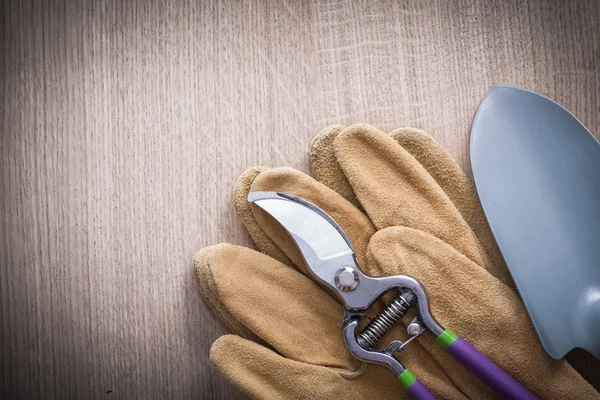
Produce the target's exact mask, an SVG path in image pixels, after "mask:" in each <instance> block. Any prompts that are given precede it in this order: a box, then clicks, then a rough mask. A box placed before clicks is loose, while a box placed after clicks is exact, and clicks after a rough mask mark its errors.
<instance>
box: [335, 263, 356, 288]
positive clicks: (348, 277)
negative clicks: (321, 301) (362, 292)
mask: <svg viewBox="0 0 600 400" xmlns="http://www.w3.org/2000/svg"><path fill="white" fill-rule="evenodd" d="M335 286H337V288H338V289H340V290H342V291H344V292H350V291H352V290H354V289H356V287H357V286H358V273H357V272H356V270H355V269H352V268H348V267H344V268H340V269H339V270H338V271H337V272H336V273H335Z"/></svg>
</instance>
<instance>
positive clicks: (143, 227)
mask: <svg viewBox="0 0 600 400" xmlns="http://www.w3.org/2000/svg"><path fill="white" fill-rule="evenodd" d="M599 4H600V3H598V2H597V1H595V0H589V1H559V0H556V1H535V0H529V1H521V0H511V1H501V0H497V1H487V0H479V1H464V0H463V1H458V0H452V1H448V0H439V1H436V0H413V1H402V2H392V1H389V2H386V1H373V0H368V1H367V0H363V1H360V2H350V1H336V2H331V1H289V0H288V1H276V2H275V1H274V2H260V1H223V2H219V1H215V0H207V1H186V0H182V1H174V0H173V1H171V0H163V1H147V0H131V1H122V2H117V1H109V0H105V1H75V0H73V1H65V0H63V1H53V2H34V1H3V2H2V5H1V6H0V7H1V8H0V20H1V21H2V27H1V30H0V31H1V34H2V47H1V49H0V52H1V53H0V57H1V60H0V65H1V68H2V70H1V77H2V78H1V79H2V86H1V88H2V89H1V90H2V108H1V110H2V113H1V125H0V126H1V130H2V133H1V134H2V137H1V150H0V151H1V154H2V168H1V171H0V184H1V185H2V196H0V223H1V227H2V229H1V232H0V234H1V238H0V246H1V247H0V261H1V264H0V265H1V270H0V310H1V313H2V314H1V318H0V324H1V325H0V348H1V351H2V362H1V369H2V372H1V378H0V387H1V393H0V394H1V395H2V396H1V397H2V398H12V397H15V398H36V397H37V398H61V399H63V398H88V397H91V398H103V397H107V398H108V397H109V396H112V397H113V398H123V399H131V398H207V399H208V398H214V399H220V398H238V397H240V398H241V395H240V394H238V393H237V391H236V390H235V389H233V388H232V387H231V386H230V385H229V384H228V383H227V382H226V381H225V380H224V379H222V378H221V377H220V376H219V375H218V374H217V373H216V372H215V371H213V370H212V369H211V367H210V365H209V363H208V352H209V348H210V345H211V343H212V342H213V341H214V340H215V339H216V338H217V337H218V336H219V335H221V334H223V333H225V332H226V328H225V327H224V325H223V324H221V323H220V322H219V321H218V319H217V318H216V317H215V316H214V315H213V314H212V312H211V311H210V310H209V309H208V307H207V306H206V305H205V304H204V303H203V301H202V300H201V298H200V294H199V291H198V289H197V287H196V283H195V281H194V279H193V276H192V257H193V254H194V252H195V251H196V250H198V249H200V248H201V247H203V246H207V245H211V244H215V243H218V242H232V243H237V244H244V245H251V242H250V240H249V237H248V235H247V234H246V233H245V231H244V229H243V227H242V224H241V222H240V221H238V219H237V218H236V216H235V215H234V211H233V208H232V205H231V190H232V186H233V184H234V182H235V180H236V178H237V177H238V176H239V175H240V174H241V173H242V172H243V171H244V170H245V169H246V168H248V167H250V166H253V165H267V166H282V165H286V166H292V167H295V168H298V169H300V170H302V171H306V172H308V171H309V156H308V147H309V143H310V140H311V138H312V137H313V135H315V134H316V133H317V132H318V131H319V130H320V129H321V128H323V127H325V126H327V125H330V124H337V123H342V124H351V123H355V122H367V123H370V124H374V125H376V126H378V127H380V128H382V129H384V130H392V129H394V128H397V127H401V126H414V127H417V128H421V129H423V130H426V131H427V132H429V133H431V134H432V135H433V136H434V137H435V138H437V140H438V141H440V142H441V143H442V144H443V145H444V146H445V147H446V148H447V149H448V150H449V152H450V153H451V154H452V156H454V157H455V158H456V159H457V160H458V162H459V164H460V166H461V167H462V168H463V169H464V170H466V171H469V168H470V166H469V162H468V143H469V129H470V124H471V120H472V118H473V115H474V112H475V110H476V108H477V106H478V104H479V102H480V101H481V99H482V97H483V95H484V94H485V92H486V90H487V89H488V88H489V87H490V86H491V85H492V84H496V83H503V84H510V85H516V86H522V87H525V88H528V89H531V90H535V91H538V92H540V93H543V94H545V95H548V96H550V97H552V98H554V99H556V100H557V101H559V102H560V103H562V104H564V105H565V106H566V107H567V108H568V109H570V110H571V111H572V112H573V113H574V114H575V115H577V116H578V117H579V118H580V119H581V120H582V121H583V123H584V124H585V125H586V126H588V128H589V129H590V130H591V131H592V132H595V133H596V134H597V133H598V132H600V100H599V97H598V93H599V92H600V75H599V70H600V49H599V46H600V30H599V29H600V28H599V23H600V6H599ZM468 173H469V174H470V172H468ZM515 340H518V338H515Z"/></svg>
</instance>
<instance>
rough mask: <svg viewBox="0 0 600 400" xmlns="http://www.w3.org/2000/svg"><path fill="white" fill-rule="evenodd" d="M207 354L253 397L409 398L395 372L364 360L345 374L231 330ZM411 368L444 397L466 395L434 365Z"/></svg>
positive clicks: (451, 397) (234, 382) (221, 371)
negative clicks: (356, 372)
mask: <svg viewBox="0 0 600 400" xmlns="http://www.w3.org/2000/svg"><path fill="white" fill-rule="evenodd" d="M210 360H211V363H212V364H213V365H214V366H215V368H216V369H217V370H218V371H219V372H220V373H221V374H222V375H224V376H225V377H226V378H227V380H229V381H230V382H232V383H233V384H234V385H235V386H236V387H237V388H239V389H240V390H241V391H243V392H244V393H246V394H247V395H249V396H250V397H252V398H255V399H283V398H285V399H327V400H328V399H351V398H375V399H382V400H385V399H408V398H409V397H408V393H407V392H406V391H404V390H402V388H401V386H400V385H399V383H398V382H397V381H396V377H395V376H394V374H392V373H391V372H389V371H388V370H386V369H384V368H382V367H378V366H368V367H367V368H366V370H365V372H364V373H363V374H361V375H360V376H357V377H355V378H351V379H348V378H347V377H344V376H343V375H340V374H339V373H338V372H337V371H336V370H335V369H333V368H328V367H325V366H318V365H311V364H307V363H303V362H298V361H294V360H290V359H288V358H285V357H283V356H281V355H279V354H277V353H276V352H274V351H272V350H270V349H268V348H266V347H264V346H261V345H259V344H256V343H254V342H251V341H249V340H245V339H242V338H240V337H238V336H235V335H226V336H222V337H220V338H219V339H218V340H217V341H216V342H215V343H214V344H213V346H212V348H211V351H210ZM411 370H412V371H413V372H414V373H415V375H416V376H417V377H418V378H419V379H420V380H421V381H422V382H423V383H424V384H425V385H426V386H428V388H429V390H431V391H432V392H433V393H434V395H435V396H437V397H438V398H442V399H465V398H466V397H465V396H464V395H463V394H462V393H461V392H460V391H458V390H457V389H456V388H455V387H454V386H453V385H452V383H451V382H450V381H449V379H448V378H447V377H446V376H445V374H444V372H443V371H441V370H440V369H439V367H436V366H435V365H429V366H428V365H423V364H421V365H419V364H417V365H416V366H415V367H414V368H411Z"/></svg>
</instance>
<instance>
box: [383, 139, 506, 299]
mask: <svg viewBox="0 0 600 400" xmlns="http://www.w3.org/2000/svg"><path fill="white" fill-rule="evenodd" d="M390 136H391V137H392V138H393V139H394V140H395V141H396V142H397V143H398V144H400V146H402V147H403V148H404V149H405V150H406V151H408V152H409V153H410V154H411V155H412V156H413V157H414V158H415V159H416V160H417V161H418V162H419V163H420V164H421V165H422V166H423V167H424V168H425V169H426V170H427V172H428V173H429V175H431V177H432V178H433V179H434V180H435V181H436V182H437V184H438V185H439V186H440V187H441V188H442V190H443V191H444V192H445V193H446V195H447V196H448V198H449V199H450V201H452V203H454V205H455V206H456V209H457V210H458V212H460V214H461V215H462V217H463V218H464V220H465V221H466V222H467V224H468V225H469V226H470V227H471V229H472V230H473V232H474V233H475V236H476V237H477V239H478V240H479V243H481V245H482V246H483V248H484V249H485V251H486V253H487V255H488V256H489V257H490V260H491V265H490V266H489V271H490V273H491V274H492V275H494V276H495V277H497V278H498V279H500V280H502V282H504V283H507V284H508V283H510V285H511V287H513V288H514V284H513V282H512V279H511V278H510V275H509V273H508V269H507V267H506V265H505V263H504V259H503V258H502V255H501V254H500V250H499V249H498V245H497V244H496V240H495V239H494V236H493V235H492V231H491V230H490V227H489V225H488V223H487V220H486V218H485V214H484V212H483V209H482V208H481V203H480V202H479V197H478V196H477V192H476V191H475V187H474V186H473V185H472V184H471V182H470V181H469V179H467V177H466V176H465V174H464V173H463V171H462V170H461V169H460V167H459V166H458V164H457V163H456V161H454V159H453V158H452V157H451V156H450V154H448V152H447V151H446V150H445V149H444V148H443V147H442V146H441V145H440V144H439V143H438V142H437V141H436V140H435V139H434V138H433V137H431V136H430V135H428V134H427V133H425V132H423V131H421V130H419V129H414V128H401V129H398V130H395V131H394V132H392V133H391V134H390Z"/></svg>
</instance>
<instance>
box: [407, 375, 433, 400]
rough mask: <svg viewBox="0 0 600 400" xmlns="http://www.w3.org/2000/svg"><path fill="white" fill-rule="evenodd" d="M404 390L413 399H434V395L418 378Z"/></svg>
mask: <svg viewBox="0 0 600 400" xmlns="http://www.w3.org/2000/svg"><path fill="white" fill-rule="evenodd" d="M406 391H407V392H408V394H409V395H410V398H411V399H413V400H435V396H434V395H433V394H432V393H431V392H430V391H429V389H427V387H425V385H423V382H421V381H420V380H418V379H417V380H416V381H415V382H414V383H413V384H412V385H411V386H410V387H409V388H408V389H406Z"/></svg>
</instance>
